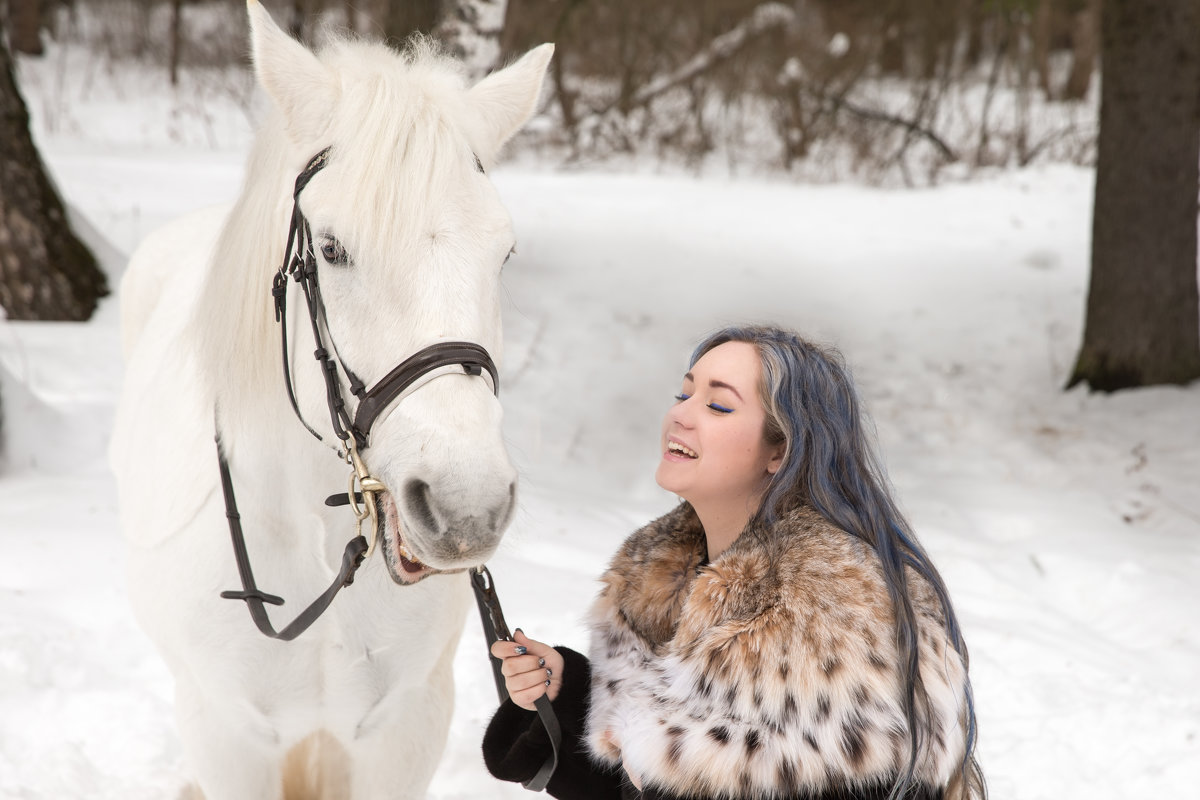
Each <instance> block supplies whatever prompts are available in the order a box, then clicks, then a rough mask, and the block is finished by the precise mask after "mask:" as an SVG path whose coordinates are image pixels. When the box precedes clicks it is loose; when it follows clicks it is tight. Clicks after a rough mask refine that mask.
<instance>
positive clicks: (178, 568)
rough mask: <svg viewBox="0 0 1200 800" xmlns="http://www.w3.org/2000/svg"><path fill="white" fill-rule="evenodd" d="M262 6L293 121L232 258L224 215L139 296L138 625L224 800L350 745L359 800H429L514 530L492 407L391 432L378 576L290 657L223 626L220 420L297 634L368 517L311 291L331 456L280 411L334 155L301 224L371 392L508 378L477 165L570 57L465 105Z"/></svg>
mask: <svg viewBox="0 0 1200 800" xmlns="http://www.w3.org/2000/svg"><path fill="white" fill-rule="evenodd" d="M249 5H250V14H251V21H252V28H253V45H254V54H255V66H256V70H257V72H258V75H259V79H260V82H261V83H262V84H263V86H264V88H265V89H266V90H267V92H268V94H269V95H270V96H271V98H272V100H273V101H274V105H275V111H274V113H273V115H272V116H271V118H270V119H269V120H268V121H267V122H266V124H265V125H264V127H263V129H262V131H261V132H260V134H259V137H258V139H257V141H256V144H255V147H254V150H253V152H252V154H251V157H250V161H249V165H248V170H247V177H246V181H245V185H244V187H243V191H242V194H241V196H240V198H239V199H238V201H237V203H236V204H235V205H234V206H233V207H232V209H230V210H229V212H228V214H227V215H226V216H225V218H224V224H223V227H222V228H221V229H220V232H219V234H218V233H217V232H216V231H215V230H214V225H216V224H217V222H216V221H217V220H218V219H219V215H218V214H215V213H214V212H201V213H200V214H198V215H195V216H193V217H191V218H189V219H185V220H183V221H181V222H178V223H174V224H173V225H172V226H169V227H168V228H167V229H165V230H164V231H162V232H161V233H157V234H154V235H152V236H151V237H150V238H149V239H148V240H147V242H146V243H145V244H144V245H143V246H142V247H141V248H140V249H139V252H138V253H137V254H135V256H134V258H133V259H132V261H131V263H130V266H129V268H128V270H127V271H126V275H125V277H124V279H123V282H122V287H121V293H122V298H123V308H122V318H123V319H122V326H123V338H124V341H125V347H126V357H127V365H126V378H125V388H124V390H123V394H122V399H121V403H120V405H119V407H118V412H117V420H116V425H115V427H114V435H113V444H112V449H111V460H112V463H113V468H114V472H115V473H116V476H117V483H118V492H119V498H120V504H121V519H122V527H123V529H124V531H125V534H126V539H127V543H128V547H127V553H128V573H129V584H130V598H131V602H132V605H133V608H134V611H135V614H136V616H137V617H138V620H139V622H140V623H141V625H142V627H143V628H144V629H145V630H146V632H147V633H148V634H149V636H150V637H151V639H152V640H153V641H154V642H155V644H156V646H157V647H158V649H159V650H160V652H161V653H162V655H163V657H164V659H165V660H166V662H167V665H168V667H169V668H170V670H171V672H172V673H173V675H174V677H175V681H176V714H177V717H178V726H179V730H180V735H181V738H182V741H183V744H184V751H185V755H186V758H187V761H188V767H189V769H190V770H191V772H192V774H193V776H194V778H195V779H196V782H197V784H198V787H199V788H200V789H201V791H202V792H203V794H204V795H205V796H206V797H207V798H208V800H242V799H243V798H245V800H264V799H266V800H270V798H278V797H281V796H282V792H283V788H282V787H283V785H284V783H285V775H284V772H285V763H286V760H287V756H288V753H289V752H291V751H293V749H294V748H296V746H297V745H298V744H299V743H301V742H304V741H306V740H311V737H312V735H313V734H315V733H318V732H323V734H322V741H324V742H325V743H326V745H327V746H328V745H330V744H331V743H336V744H334V745H333V747H334V748H335V749H336V750H338V751H339V753H340V758H341V759H342V764H343V767H344V769H345V771H346V772H347V773H348V775H349V787H348V793H349V794H348V796H350V797H353V798H372V799H374V798H383V797H401V798H408V797H421V796H423V793H424V790H425V787H426V786H427V784H428V782H429V780H430V778H431V776H432V774H433V772H434V770H435V768H436V766H437V761H438V757H439V756H440V753H441V751H442V749H443V747H444V743H445V738H446V734H447V730H448V726H449V718H450V711H451V709H452V702H453V701H452V690H453V686H452V669H451V666H452V664H451V662H452V659H453V655H454V650H455V647H456V644H457V641H458V638H459V633H460V631H461V627H462V624H463V620H464V616H465V614H466V610H467V607H468V605H469V603H470V596H469V589H468V587H467V577H466V575H465V574H463V573H462V572H461V570H462V569H463V568H465V567H469V566H472V565H475V564H479V563H482V562H483V561H484V560H486V558H487V557H488V556H489V555H490V554H491V552H492V551H493V550H494V549H495V546H496V544H497V543H498V541H499V537H500V535H501V534H502V532H503V529H504V527H505V526H506V525H507V522H508V520H509V518H510V517H511V513H512V508H513V503H514V490H515V473H514V471H513V468H512V466H511V464H510V463H509V461H508V458H507V454H506V453H505V450H504V447H503V442H502V439H501V435H500V408H499V405H498V402H497V400H496V398H495V397H494V395H493V393H492V390H491V387H490V386H489V385H488V382H487V381H486V380H485V379H483V378H480V377H474V376H471V375H467V374H462V373H461V372H459V373H458V374H440V375H438V376H435V377H433V378H432V379H429V380H427V381H426V382H425V383H424V385H421V386H419V387H418V388H417V389H415V390H414V391H412V392H411V394H409V395H407V396H405V397H403V398H402V399H401V400H399V401H398V402H396V403H394V404H393V405H392V407H391V408H390V410H389V411H388V412H387V413H386V415H385V416H383V417H382V418H381V419H380V421H379V423H378V424H377V425H376V426H375V428H374V430H373V431H372V433H371V439H370V446H369V447H368V448H367V449H366V450H365V451H364V457H365V459H366V460H367V463H368V465H369V468H370V470H371V473H372V474H373V475H374V476H375V477H376V478H378V479H380V480H381V481H382V482H383V483H384V484H385V485H386V486H387V487H388V493H387V494H386V495H384V502H383V503H382V504H381V505H382V509H383V512H382V516H383V517H384V519H385V522H384V523H383V525H382V529H381V532H380V543H379V545H378V550H379V551H382V552H377V553H375V554H374V555H373V556H372V557H370V558H368V559H367V561H366V562H365V563H364V564H363V566H362V568H361V569H360V570H359V571H358V573H357V574H356V576H355V579H354V583H353V585H352V586H350V587H349V588H347V589H345V590H344V591H343V592H342V593H341V594H340V595H339V596H338V597H337V599H336V601H335V602H334V603H333V604H332V606H330V608H329V610H328V611H327V612H326V613H325V615H324V616H322V617H321V618H320V619H319V620H318V621H317V622H316V623H315V624H314V625H313V626H312V627H311V628H310V629H309V630H308V631H306V632H305V633H304V634H302V635H301V636H300V637H299V638H297V639H296V640H295V641H291V642H281V641H277V640H274V639H269V638H267V637H265V636H263V635H262V634H260V633H259V632H258V630H257V629H256V628H255V627H254V625H253V624H252V623H251V621H250V619H249V617H248V615H247V613H246V610H245V608H244V607H243V606H242V604H241V603H240V602H234V601H230V600H222V599H220V598H219V593H220V592H221V591H223V590H228V589H238V588H240V584H239V578H238V573H237V570H236V566H235V562H234V558H233V554H232V551H231V547H230V541H229V533H228V528H227V523H226V519H225V507H224V504H223V501H222V497H221V490H220V485H219V479H218V472H217V458H216V448H215V445H214V441H213V437H214V420H215V429H216V430H217V431H219V433H220V438H221V444H222V450H223V452H224V453H225V455H226V457H227V460H228V462H229V466H230V472H231V475H232V478H233V483H234V486H235V487H236V491H237V502H238V506H239V509H240V512H241V518H242V525H243V528H244V529H245V531H246V534H247V547H248V550H249V554H250V559H251V563H252V565H253V569H254V574H255V578H256V580H257V582H258V585H259V586H261V587H262V588H263V590H264V591H267V592H269V593H271V594H277V595H280V596H282V597H284V598H285V599H286V600H287V601H288V602H287V604H286V605H285V606H283V607H282V608H271V612H270V613H271V615H272V618H273V619H274V620H275V624H276V627H277V628H278V627H282V625H283V624H284V623H285V622H287V621H289V620H290V619H292V618H293V617H295V616H296V614H297V613H298V612H299V611H300V610H301V609H302V608H303V607H304V605H305V604H307V603H308V602H309V601H310V600H311V599H312V598H313V597H315V596H316V595H317V594H319V593H320V592H321V591H323V590H324V588H325V587H326V586H328V585H329V583H330V581H331V580H332V579H333V577H334V575H335V574H336V570H337V566H338V565H339V564H340V560H341V556H342V550H343V548H344V546H345V544H346V542H347V541H348V540H349V539H350V538H352V536H353V535H354V524H353V522H354V521H353V515H351V514H349V513H348V512H347V510H346V509H344V508H328V507H326V506H325V505H324V504H323V500H324V498H325V497H326V496H328V495H331V494H335V493H338V492H339V491H343V492H344V491H345V490H346V486H347V479H348V475H349V472H348V467H347V466H346V465H345V464H344V463H342V461H341V460H340V459H339V458H337V457H335V454H334V452H333V449H334V448H333V445H337V444H338V442H337V441H336V439H333V437H332V433H331V426H330V423H329V410H328V408H327V407H326V403H325V398H326V393H325V387H324V384H323V383H322V378H321V376H320V374H319V369H318V367H317V365H316V362H315V361H311V356H310V353H311V352H312V343H311V336H309V335H308V328H309V322H308V319H307V313H306V309H304V303H303V301H302V299H301V298H300V296H299V293H298V292H297V291H295V290H293V295H292V298H291V301H290V302H289V305H288V313H289V335H290V336H291V337H292V341H291V342H290V344H291V345H292V347H291V353H290V354H289V361H290V365H291V370H292V375H293V379H294V384H295V388H296V399H297V403H298V406H299V410H300V413H301V415H302V416H303V418H304V420H305V421H306V422H307V423H308V424H309V425H311V426H313V428H315V429H316V430H317V431H318V432H320V433H321V435H322V436H323V438H324V441H318V440H317V439H315V438H314V437H312V436H311V435H310V434H309V433H308V432H306V431H305V430H304V427H303V426H302V425H301V424H300V423H299V422H298V421H297V420H296V419H295V416H294V414H293V411H292V408H291V405H290V401H289V400H288V397H287V394H286V392H285V391H284V389H283V386H282V383H283V380H284V378H283V367H282V364H281V355H280V346H279V338H278V337H279V333H278V330H277V328H276V323H275V319H274V310H273V306H272V297H271V294H270V285H271V277H272V275H273V273H274V272H275V271H276V270H277V269H278V267H279V264H280V262H281V261H282V259H283V250H284V244H285V239H286V238H287V237H286V232H287V226H288V221H289V216H290V212H291V205H292V184H293V181H294V180H295V176H296V174H297V173H298V172H299V171H300V170H301V169H303V167H304V165H305V163H306V162H307V161H308V160H309V159H310V158H311V157H312V156H313V155H314V154H315V153H317V152H319V151H321V150H322V149H323V148H325V147H331V150H330V156H329V161H328V164H327V166H326V167H325V168H324V169H323V170H322V171H321V172H320V173H319V174H317V175H316V176H315V177H314V178H313V180H312V181H311V183H310V184H309V186H308V187H307V188H305V189H304V191H303V192H302V193H301V195H300V200H299V205H300V208H301V210H302V211H303V213H304V215H305V217H306V218H307V219H308V221H309V222H310V224H311V228H312V232H313V239H314V247H315V248H316V249H317V250H318V251H319V252H320V255H318V258H317V261H318V272H319V275H320V281H321V290H322V293H323V295H324V299H325V306H326V316H327V320H328V324H327V330H326V331H325V334H326V335H327V336H328V337H329V338H330V339H332V341H333V343H334V344H335V346H336V348H337V353H338V355H339V357H340V358H341V360H342V361H343V362H344V363H345V364H347V365H350V367H351V369H353V371H354V372H355V373H357V374H358V375H359V376H360V377H362V379H363V380H364V381H365V382H366V383H367V384H368V385H370V384H371V383H373V382H374V381H376V380H378V379H379V378H381V377H382V376H383V375H385V374H386V373H387V372H388V371H389V370H390V369H391V368H392V367H393V366H394V365H395V364H396V363H398V362H399V361H400V360H402V359H403V358H404V357H406V356H407V355H410V354H411V353H413V352H416V351H417V350H419V349H420V348H421V347H424V346H425V345H428V344H430V343H432V342H437V341H444V340H466V341H471V342H475V343H477V344H479V345H481V346H483V347H485V348H486V349H488V350H489V351H490V352H491V353H492V354H493V356H494V357H496V356H498V355H499V348H500V324H499V286H498V282H499V269H500V265H501V264H502V262H503V260H504V258H505V256H506V254H507V253H508V252H509V250H510V249H511V247H512V245H513V241H512V232H511V224H510V222H509V220H508V216H507V214H506V213H505V211H504V209H503V207H502V206H501V205H500V202H499V199H498V198H497V196H496V193H495V191H494V189H493V188H492V186H491V184H490V182H489V181H488V180H487V179H486V177H485V176H484V175H483V174H482V173H481V171H480V170H479V168H478V163H482V164H490V163H491V161H492V159H493V158H494V156H495V153H496V151H497V150H498V149H499V147H500V146H501V145H502V144H503V142H504V141H505V140H506V139H507V138H508V137H509V136H511V135H512V133H514V132H515V130H516V129H517V128H518V127H519V126H520V125H521V124H523V123H524V121H525V120H526V119H527V118H528V116H529V115H530V114H531V113H532V110H533V106H534V103H535V102H536V98H537V94H538V91H539V89H540V84H541V80H542V75H543V73H544V70H545V66H546V63H547V61H548V59H549V56H550V51H551V48H549V47H548V46H543V47H542V48H538V49H535V50H534V51H531V53H529V54H528V55H526V56H525V57H524V58H523V59H521V60H520V61H518V62H517V63H516V64H514V65H512V66H511V67H509V68H507V69H505V70H501V71H499V72H497V73H494V74H493V75H492V76H489V78H486V79H484V81H481V82H480V83H479V84H477V85H476V86H475V87H473V88H470V89H467V88H465V87H464V86H463V85H462V82H461V78H460V77H459V74H458V73H457V72H456V71H454V70H453V69H452V68H450V67H448V65H447V64H446V63H445V62H443V61H441V60H440V59H439V58H437V57H435V56H433V55H431V54H428V53H421V52H417V53H415V54H410V55H409V56H408V57H407V58H404V57H401V56H399V55H396V54H393V53H391V51H388V50H387V49H386V48H383V47H381V46H372V45H366V44H359V43H350V42H342V43H337V44H335V45H334V46H333V47H331V48H330V49H329V51H327V52H325V53H322V54H321V57H320V58H318V57H316V56H314V55H313V54H312V53H310V52H309V51H307V50H305V49H304V48H302V47H300V46H299V45H298V44H296V43H295V42H293V41H292V40H290V39H289V38H287V37H286V35H284V34H283V33H282V32H280V31H279V30H278V28H276V27H275V25H274V23H272V22H271V20H270V18H269V16H267V14H266V12H265V11H263V10H262V9H261V7H259V6H258V4H257V3H256V2H254V0H251V2H250V4H249ZM476 159H478V162H477V161H476ZM341 253H345V254H348V255H347V257H346V258H344V259H343V258H341V257H340V254H341ZM327 256H328V257H327ZM448 372H451V373H452V372H454V371H453V370H449V371H448ZM342 378H343V383H345V376H344V375H343V376H342ZM346 396H347V397H349V396H350V395H349V393H348V392H347V393H346ZM331 441H332V445H331ZM439 571H449V572H450V573H451V574H435V573H436V572H439ZM456 571H457V572H456ZM398 584H407V585H398Z"/></svg>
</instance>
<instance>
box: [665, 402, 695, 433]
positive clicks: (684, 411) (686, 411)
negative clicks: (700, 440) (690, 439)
mask: <svg viewBox="0 0 1200 800" xmlns="http://www.w3.org/2000/svg"><path fill="white" fill-rule="evenodd" d="M694 405H695V404H694V403H692V398H690V397H689V398H688V399H687V400H680V401H679V402H677V403H676V404H675V405H673V406H671V409H670V410H669V411H667V421H668V422H674V423H675V424H677V425H680V426H681V427H684V428H690V427H692V414H693V411H692V407H693V406H694Z"/></svg>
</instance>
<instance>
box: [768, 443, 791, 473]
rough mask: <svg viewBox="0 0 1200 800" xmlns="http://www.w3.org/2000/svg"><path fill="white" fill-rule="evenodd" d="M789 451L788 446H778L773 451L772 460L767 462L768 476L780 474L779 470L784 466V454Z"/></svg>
mask: <svg viewBox="0 0 1200 800" xmlns="http://www.w3.org/2000/svg"><path fill="white" fill-rule="evenodd" d="M786 450H787V445H786V444H777V445H775V447H774V448H773V449H772V451H771V458H770V460H768V461H767V474H768V475H774V474H775V473H776V472H779V468H780V467H782V466H783V454H784V452H785V451H786Z"/></svg>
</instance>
